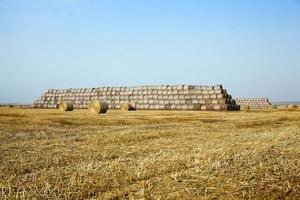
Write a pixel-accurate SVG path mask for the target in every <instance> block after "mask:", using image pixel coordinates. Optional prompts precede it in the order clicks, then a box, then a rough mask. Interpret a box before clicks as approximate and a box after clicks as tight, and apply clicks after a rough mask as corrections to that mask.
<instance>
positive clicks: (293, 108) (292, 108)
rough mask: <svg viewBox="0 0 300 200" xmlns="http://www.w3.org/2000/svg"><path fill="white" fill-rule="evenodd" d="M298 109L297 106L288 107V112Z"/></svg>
mask: <svg viewBox="0 0 300 200" xmlns="http://www.w3.org/2000/svg"><path fill="white" fill-rule="evenodd" d="M297 109H298V106H297V105H295V104H290V105H288V111H295V110H297Z"/></svg>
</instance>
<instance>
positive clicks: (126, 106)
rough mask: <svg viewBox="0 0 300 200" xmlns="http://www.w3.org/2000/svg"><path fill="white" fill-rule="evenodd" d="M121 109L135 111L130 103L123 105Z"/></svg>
mask: <svg viewBox="0 0 300 200" xmlns="http://www.w3.org/2000/svg"><path fill="white" fill-rule="evenodd" d="M120 109H121V110H122V111H130V110H135V109H134V107H133V106H132V105H131V104H130V103H122V104H121V106H120Z"/></svg>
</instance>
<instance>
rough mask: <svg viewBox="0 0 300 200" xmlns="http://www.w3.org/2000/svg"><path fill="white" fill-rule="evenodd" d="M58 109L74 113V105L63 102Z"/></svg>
mask: <svg viewBox="0 0 300 200" xmlns="http://www.w3.org/2000/svg"><path fill="white" fill-rule="evenodd" d="M57 108H58V109H59V110H61V111H73V103H72V102H65V101H63V102H61V103H60V104H58V106H57Z"/></svg>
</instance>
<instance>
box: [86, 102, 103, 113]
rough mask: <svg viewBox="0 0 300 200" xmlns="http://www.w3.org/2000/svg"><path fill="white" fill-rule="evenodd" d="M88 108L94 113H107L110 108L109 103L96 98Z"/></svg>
mask: <svg viewBox="0 0 300 200" xmlns="http://www.w3.org/2000/svg"><path fill="white" fill-rule="evenodd" d="M88 109H89V110H90V111H91V112H92V113H96V114H99V113H106V112H107V110H108V104H107V103H106V102H104V101H99V100H95V101H91V103H90V104H89V106H88Z"/></svg>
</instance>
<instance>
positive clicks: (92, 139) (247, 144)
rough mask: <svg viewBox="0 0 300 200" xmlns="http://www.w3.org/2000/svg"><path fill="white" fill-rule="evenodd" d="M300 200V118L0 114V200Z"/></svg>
mask: <svg viewBox="0 0 300 200" xmlns="http://www.w3.org/2000/svg"><path fill="white" fill-rule="evenodd" d="M5 198H8V199H15V198H20V199H23V198H25V199H32V198H37V199H45V198H47V199H56V198H60V199H143V198H144V199H213V198H215V199H243V198H244V199H250V198H251V199H286V198H287V199H300V112H299V111H295V112H283V111H260V112H258V111H250V112H199V111H132V112H121V111H112V110H109V111H108V112H107V114H102V115H94V114H91V113H89V112H88V111H87V110H75V111H73V112H61V111H59V110H46V109H16V108H0V199H5Z"/></svg>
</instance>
